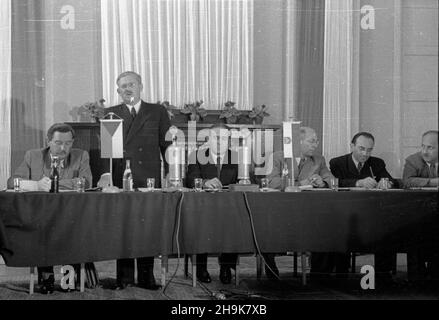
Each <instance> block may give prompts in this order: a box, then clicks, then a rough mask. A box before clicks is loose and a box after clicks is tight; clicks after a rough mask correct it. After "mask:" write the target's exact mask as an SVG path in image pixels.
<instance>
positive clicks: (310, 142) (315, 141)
mask: <svg viewBox="0 0 439 320" xmlns="http://www.w3.org/2000/svg"><path fill="white" fill-rule="evenodd" d="M305 141H306V142H307V143H309V144H319V142H320V141H319V140H318V139H312V140H305Z"/></svg>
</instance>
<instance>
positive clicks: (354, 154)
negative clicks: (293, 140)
mask: <svg viewBox="0 0 439 320" xmlns="http://www.w3.org/2000/svg"><path fill="white" fill-rule="evenodd" d="M374 146H375V138H374V136H373V135H372V134H370V133H368V132H359V133H357V134H356V135H354V137H353V138H352V141H351V153H348V154H346V155H344V156H340V157H337V158H334V159H331V161H329V167H330V169H331V172H332V174H333V175H334V176H335V177H337V178H338V179H339V186H340V187H362V188H366V189H373V188H385V186H384V183H385V182H384V181H383V180H381V179H382V178H388V179H389V184H390V187H398V182H397V181H396V180H395V179H393V178H392V176H391V175H390V174H389V173H388V172H387V170H386V164H385V163H384V161H383V160H382V159H380V158H376V157H372V156H371V153H372V151H373V148H374ZM345 259H346V262H345V265H348V261H349V256H348V255H346V256H345ZM395 261H396V254H395V253H389V252H385V251H381V252H377V253H375V274H376V279H377V281H381V282H382V283H384V282H392V277H391V274H390V271H391V269H392V266H393V264H394V262H395Z"/></svg>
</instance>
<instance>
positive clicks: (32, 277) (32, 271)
mask: <svg viewBox="0 0 439 320" xmlns="http://www.w3.org/2000/svg"><path fill="white" fill-rule="evenodd" d="M34 281H35V267H30V283H29V294H34Z"/></svg>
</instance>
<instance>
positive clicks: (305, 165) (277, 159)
mask: <svg viewBox="0 0 439 320" xmlns="http://www.w3.org/2000/svg"><path fill="white" fill-rule="evenodd" d="M318 145H319V140H318V138H317V134H316V132H315V131H314V129H312V128H309V127H301V128H300V160H299V159H286V164H287V165H288V168H291V165H293V166H294V181H295V184H296V185H301V186H303V185H311V186H313V187H314V188H328V187H329V185H330V180H331V178H333V176H332V174H331V172H330V171H329V169H328V167H327V166H326V161H325V158H324V157H323V156H321V155H318V154H316V153H315V150H316V149H317V147H318ZM272 161H273V166H271V168H272V172H271V173H270V174H269V175H268V176H267V178H268V181H269V186H270V187H271V188H275V189H280V188H281V184H282V181H281V173H282V168H283V166H284V154H283V152H282V151H278V152H275V153H274V154H273V160H272ZM268 167H269V168H270V166H268ZM325 255H326V254H325V253H319V254H317V253H313V255H312V258H313V259H314V260H316V261H314V262H313V263H312V267H313V268H315V269H317V266H318V265H321V264H322V263H323V262H320V260H321V258H320V259H319V261H317V259H316V258H317V257H321V256H325ZM274 257H275V255H274V254H264V259H265V261H266V263H267V265H268V267H269V268H268V267H267V265H266V266H265V274H266V275H267V277H268V278H269V279H272V280H275V279H277V277H278V276H279V270H278V269H277V266H276V262H275V260H274ZM270 269H271V270H270Z"/></svg>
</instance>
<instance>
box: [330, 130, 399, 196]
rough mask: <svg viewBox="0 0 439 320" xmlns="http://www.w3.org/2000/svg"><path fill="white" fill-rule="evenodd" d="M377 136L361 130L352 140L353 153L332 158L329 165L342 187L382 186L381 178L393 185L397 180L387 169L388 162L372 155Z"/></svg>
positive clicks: (369, 187)
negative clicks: (386, 179)
mask: <svg viewBox="0 0 439 320" xmlns="http://www.w3.org/2000/svg"><path fill="white" fill-rule="evenodd" d="M374 145H375V138H374V137H373V135H371V134H370V133H368V132H359V133H357V134H356V135H355V136H354V137H353V138H352V142H351V153H349V154H346V155H344V156H341V157H338V158H334V159H331V161H329V166H330V168H331V172H332V174H333V175H334V176H335V177H337V178H339V186H340V187H362V188H367V189H373V188H377V187H378V188H380V187H382V184H383V182H382V181H381V178H388V179H389V182H390V184H391V185H392V186H395V187H397V184H398V183H397V181H396V180H395V179H393V178H392V176H391V175H390V174H389V173H388V172H387V170H386V164H385V163H384V161H383V160H382V159H380V158H376V157H372V156H371V153H372V150H373V148H374Z"/></svg>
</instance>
